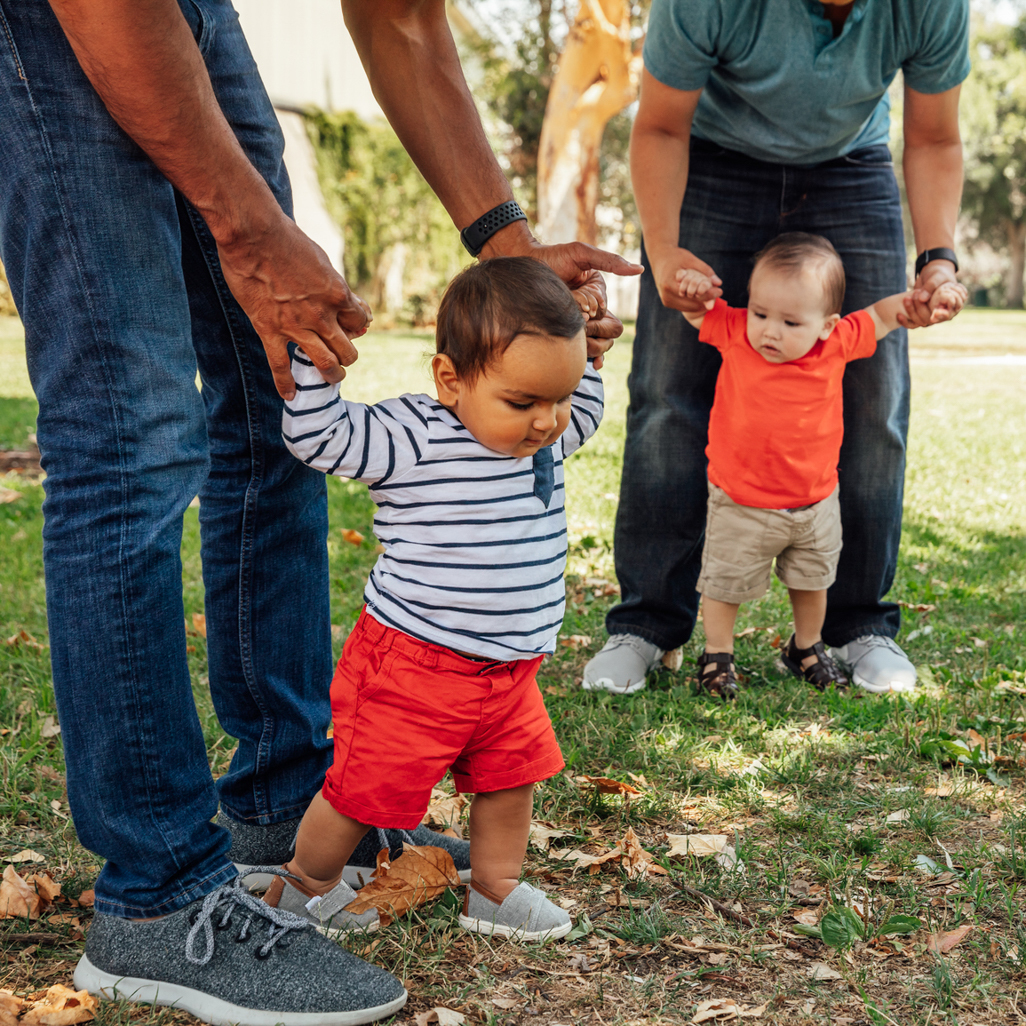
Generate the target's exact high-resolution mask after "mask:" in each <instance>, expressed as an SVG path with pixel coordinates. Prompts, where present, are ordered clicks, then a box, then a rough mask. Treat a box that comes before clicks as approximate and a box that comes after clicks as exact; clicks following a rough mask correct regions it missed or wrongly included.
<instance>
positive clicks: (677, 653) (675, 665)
mask: <svg viewBox="0 0 1026 1026" xmlns="http://www.w3.org/2000/svg"><path fill="white" fill-rule="evenodd" d="M660 662H661V663H662V664H663V666H665V667H666V668H667V669H668V670H672V671H673V672H674V673H676V672H677V671H678V670H679V669H680V668H681V667H682V666H683V665H684V650H683V649H682V648H671V649H670V651H669V652H665V653H663V658H662V659H661V660H660Z"/></svg>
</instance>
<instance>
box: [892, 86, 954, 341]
mask: <svg viewBox="0 0 1026 1026" xmlns="http://www.w3.org/2000/svg"><path fill="white" fill-rule="evenodd" d="M960 90H961V87H960V86H956V87H955V88H954V89H948V90H947V91H946V92H943V93H935V94H932V95H931V94H928V93H917V92H916V91H915V90H914V89H910V88H908V86H906V87H905V120H904V128H905V151H904V155H903V158H902V163H903V169H904V172H905V190H906V192H907V193H908V207H909V212H910V214H911V215H912V231H913V234H914V235H915V240H916V252H917V253H922V252H923V250H926V249H937V248H940V247H946V248H948V249H954V248H955V223H956V221H957V220H958V207H959V204H960V203H961V201H962V137H961V134H960V133H959V129H958V95H959V92H960ZM955 280H956V279H955V267H954V264H952V263H951V262H950V261H949V260H933V261H931V262H930V263H928V264H927V265H926V266H925V267H924V268H923V270H922V271H921V272H920V274H919V276H918V277H917V278H916V281H915V285H914V286H913V288H912V291H911V292H910V293H909V295H908V297H907V299H906V301H905V304H904V307H905V311H904V314H903V315H902V317H901V323H902V324H904V325H906V326H907V327H912V328H914V327H924V326H925V325H927V324H931V323H936V321H935V320H934V314H935V313H936V312H937V311H938V310H939V309H942V308H941V307H939V306H938V304H937V301H936V294H937V292H936V290H937V289H938V287H939V286H940V285H942V284H944V283H945V282H954V281H955ZM961 309H962V306H961V304H959V305H958V306H957V307H955V308H954V309H946V308H945V309H944V311H943V312H944V314H945V316H944V317H943V318H942V319H944V320H947V319H949V318H950V317H954V316H955V314H957V313H958V311H959V310H961Z"/></svg>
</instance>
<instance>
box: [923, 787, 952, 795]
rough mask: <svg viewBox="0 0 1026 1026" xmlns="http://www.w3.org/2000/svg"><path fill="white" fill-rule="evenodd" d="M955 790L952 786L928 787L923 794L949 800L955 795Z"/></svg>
mask: <svg viewBox="0 0 1026 1026" xmlns="http://www.w3.org/2000/svg"><path fill="white" fill-rule="evenodd" d="M954 790H955V789H954V788H953V787H952V786H951V784H940V785H939V786H937V787H928V788H926V790H924V791H923V794H928V795H933V796H934V797H937V798H947V797H948V796H949V795H951V794H953V793H954Z"/></svg>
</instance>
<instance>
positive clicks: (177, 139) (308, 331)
mask: <svg viewBox="0 0 1026 1026" xmlns="http://www.w3.org/2000/svg"><path fill="white" fill-rule="evenodd" d="M51 7H52V8H53V11H54V14H55V15H56V16H57V19H58V21H59V22H60V24H61V28H62V29H63V30H64V32H65V34H66V35H67V37H68V41H69V42H70V43H71V46H72V48H73V49H74V51H75V56H76V57H77V58H78V61H79V63H80V64H81V66H82V70H83V71H84V72H85V74H86V76H87V77H88V79H89V81H90V82H91V83H92V84H93V87H94V88H95V89H96V91H97V93H99V95H100V98H101V99H102V100H103V102H104V104H105V106H106V107H107V110H108V111H110V114H111V116H112V117H113V118H114V120H115V121H116V122H117V123H118V124H119V125H120V126H121V127H122V128H123V129H124V130H125V132H127V133H128V135H129V136H131V137H132V139H134V140H135V142H136V143H138V145H139V146H140V147H141V148H142V149H143V150H144V151H145V152H146V154H147V155H148V156H149V158H150V159H151V160H152V161H153V163H154V164H156V166H157V167H158V168H159V169H160V170H161V171H162V172H163V174H164V175H165V176H166V177H167V178H168V180H169V181H170V182H171V184H172V185H174V186H175V188H177V189H178V190H179V191H180V192H181V193H182V195H183V196H185V197H186V199H188V200H189V202H190V203H192V204H193V206H195V207H196V209H197V210H198V211H199V212H200V214H201V215H202V217H203V219H204V220H205V221H206V222H207V224H208V225H209V227H210V230H211V232H212V233H213V236H214V238H215V240H216V241H217V246H218V252H219V255H220V258H221V266H222V269H223V271H224V276H225V280H226V281H227V283H228V286H229V288H230V289H231V290H232V293H233V294H234V295H235V298H236V299H237V300H238V301H239V303H240V305H241V306H242V308H243V310H245V312H246V314H247V315H248V316H249V318H250V320H251V321H252V322H253V326H254V328H256V331H257V333H258V334H259V335H260V338H261V339H262V341H263V343H264V347H265V349H266V351H267V359H268V362H269V363H270V365H271V371H272V373H273V374H274V380H275V384H276V385H277V387H278V391H279V392H280V393H281V394H282V395H283V396H285V397H286V398H290V397H291V396H292V395H293V394H294V387H293V381H292V374H291V372H290V370H289V358H288V352H287V349H286V342H287V341H289V340H292V341H295V342H297V343H298V344H299V345H300V347H301V348H302V349H303V350H304V351H305V352H306V353H307V354H308V355H309V357H310V359H311V360H313V362H314V364H315V365H316V366H317V367H318V369H319V370H320V371H321V372H322V373H323V374H324V376H325V377H326V378H328V379H329V380H332V381H338V380H340V377H341V371H340V368H339V364H340V363H343V364H350V363H352V362H353V361H354V360H355V359H356V355H357V354H356V349H355V348H354V347H353V344H352V343H351V342H350V340H349V336H351V335H352V336H355V335H362V334H363V332H364V331H365V330H366V325H367V321H368V315H369V311H368V309H367V307H366V306H365V304H364V303H363V301H362V300H360V299H359V298H358V297H356V296H354V295H353V294H352V293H351V292H350V291H349V288H348V286H347V285H346V283H345V282H344V281H343V280H342V278H341V277H340V276H339V275H338V274H337V273H336V272H335V271H334V269H333V268H332V266H331V264H330V262H329V261H328V258H327V257H326V256H325V254H324V253H323V252H322V250H321V249H320V248H319V247H318V246H316V245H315V244H314V243H313V242H311V240H310V239H308V238H307V237H306V236H305V235H304V234H303V233H302V232H301V231H300V230H299V229H298V228H297V227H296V225H295V223H294V222H293V221H291V220H290V219H289V218H288V217H286V216H285V214H284V213H283V212H282V211H281V208H280V207H279V206H278V204H277V202H276V200H275V198H274V196H273V195H272V193H271V190H270V189H269V188H268V187H267V184H266V183H265V182H264V180H263V179H262V178H261V177H260V175H259V174H258V173H257V171H256V169H255V168H254V167H253V165H252V164H251V163H250V161H249V160H248V158H247V157H246V155H245V153H244V152H243V151H242V147H241V146H240V145H239V143H238V140H237V139H236V138H235V134H234V133H233V132H232V129H231V126H230V125H229V124H228V122H227V121H226V120H225V118H224V115H223V114H222V113H221V108H220V106H219V105H218V103H217V99H216V97H215V96H214V91H213V88H212V87H211V84H210V77H209V75H208V74H207V69H206V67H205V65H204V63H203V58H202V56H201V55H200V52H199V48H198V47H197V46H196V41H195V40H194V39H193V36H192V32H191V31H190V29H189V26H188V24H187V23H186V21H185V18H184V17H183V15H182V12H181V10H180V9H179V7H178V4H177V3H176V2H175V0H51ZM102 187H103V185H102V183H97V188H102Z"/></svg>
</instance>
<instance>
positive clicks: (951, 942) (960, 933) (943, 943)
mask: <svg viewBox="0 0 1026 1026" xmlns="http://www.w3.org/2000/svg"><path fill="white" fill-rule="evenodd" d="M972 929H973V928H972V925H971V924H968V925H966V926H960V927H959V928H958V929H957V930H950V931H948V932H947V933H940V932H938V933H931V934H930V937H929V940H927V942H926V950H927V951H932V952H933V953H934V954H935V955H946V954H947V953H948V952H949V951H950V950H951V949H952V948H953V947H955V945H957V944H961V943H962V941H964V940H965V939H966V937H968V936H969V934H970V933H971V932H972Z"/></svg>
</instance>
